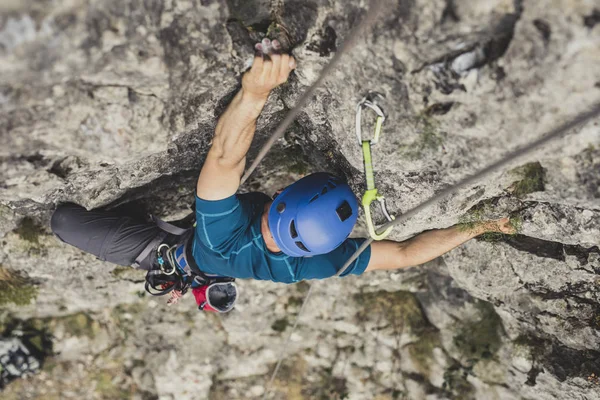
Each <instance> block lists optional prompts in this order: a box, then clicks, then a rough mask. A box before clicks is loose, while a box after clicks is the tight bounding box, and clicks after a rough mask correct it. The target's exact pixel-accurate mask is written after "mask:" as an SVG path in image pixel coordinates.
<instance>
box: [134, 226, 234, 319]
mask: <svg viewBox="0 0 600 400" xmlns="http://www.w3.org/2000/svg"><path fill="white" fill-rule="evenodd" d="M152 219H153V220H154V222H155V223H156V225H157V226H158V227H159V228H160V229H161V230H162V231H163V232H161V234H159V235H158V236H157V239H155V240H153V241H151V242H150V243H149V244H148V247H146V249H144V251H142V253H141V254H140V255H139V256H138V257H137V259H136V261H135V263H134V264H133V266H134V267H137V268H143V269H146V270H148V272H147V273H146V283H145V285H144V288H145V289H146V291H147V292H148V293H149V294H150V295H152V296H164V295H166V294H169V293H171V292H174V291H176V292H177V295H175V296H172V298H171V299H170V301H169V304H174V303H176V302H177V300H178V299H179V298H180V297H181V296H183V295H184V294H185V293H187V292H188V291H189V290H190V289H191V290H192V293H193V294H194V297H195V298H196V302H197V304H198V309H200V310H204V311H214V312H220V313H223V312H228V311H230V310H232V309H233V307H234V306H235V302H236V300H237V294H238V292H237V286H236V285H235V283H234V281H235V279H234V278H229V277H224V276H220V275H213V274H207V273H205V272H202V270H200V268H199V267H198V265H197V264H196V261H195V260H194V257H193V255H192V249H191V241H192V239H193V226H194V225H195V224H194V222H193V220H192V219H191V217H190V216H188V217H186V218H184V220H183V222H182V221H180V222H179V223H180V224H185V225H191V226H192V227H190V228H180V227H178V226H176V225H173V224H172V223H169V222H165V221H163V220H161V219H159V218H156V217H152ZM168 234H170V235H172V237H171V238H169V241H170V242H175V244H167V243H165V240H167V236H168ZM153 250H155V251H156V256H155V260H153V258H152V257H149V256H150V255H151V253H152V251H153Z"/></svg>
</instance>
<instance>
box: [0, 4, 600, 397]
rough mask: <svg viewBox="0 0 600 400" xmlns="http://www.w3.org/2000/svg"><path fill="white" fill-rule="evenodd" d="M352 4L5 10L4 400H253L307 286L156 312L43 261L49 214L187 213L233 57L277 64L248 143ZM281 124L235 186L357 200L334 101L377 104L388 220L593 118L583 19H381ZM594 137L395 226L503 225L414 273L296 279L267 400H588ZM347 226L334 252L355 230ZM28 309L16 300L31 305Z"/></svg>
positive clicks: (273, 121)
mask: <svg viewBox="0 0 600 400" xmlns="http://www.w3.org/2000/svg"><path fill="white" fill-rule="evenodd" d="M365 7H366V4H365V2H359V1H344V2H331V1H325V0H308V1H293V0H277V1H266V0H251V1H237V0H229V1H215V0H188V1H185V0H144V1H141V0H125V1H124V0H119V1H116V0H108V1H100V0H72V1H69V2H33V1H29V0H27V1H11V0H9V1H7V2H6V1H5V2H3V3H2V5H0V12H1V17H0V145H1V146H0V159H1V164H0V188H1V190H0V235H1V236H2V237H1V238H0V240H1V243H2V246H1V248H0V264H1V266H0V288H1V289H2V295H0V303H1V304H0V306H2V311H1V315H2V319H1V321H2V327H3V328H4V329H5V332H9V330H10V329H17V328H19V327H20V328H19V329H23V326H35V327H36V329H42V328H43V329H45V330H47V331H49V332H51V333H52V335H53V341H54V345H53V349H52V350H53V354H54V355H53V356H52V357H51V358H49V359H47V361H46V364H45V366H44V368H43V372H42V373H41V374H38V375H36V376H34V377H30V378H28V381H24V380H21V381H15V382H13V383H12V384H11V385H9V386H8V387H7V388H6V389H5V391H4V393H3V395H6V396H7V397H6V398H15V399H16V398H19V399H22V398H23V399H24V398H53V396H54V397H60V398H107V399H108V398H110V399H114V398H136V399H146V398H148V399H152V398H160V399H169V398H173V399H174V398H177V399H198V398H209V399H225V398H260V397H261V396H262V394H263V390H264V389H263V388H264V384H265V382H266V380H267V379H268V373H269V372H270V371H272V367H273V365H274V363H275V362H276V359H277V356H278V354H279V351H280V346H282V345H283V342H284V340H285V338H286V337H287V336H288V334H289V330H290V329H291V325H292V324H293V321H294V318H295V315H296V314H297V313H298V310H299V307H300V303H301V300H302V297H303V295H304V293H305V292H306V290H307V284H306V283H299V284H297V285H293V286H285V285H280V284H273V283H268V282H254V281H244V282H239V285H240V287H241V293H242V296H241V301H240V304H239V306H238V307H237V308H236V310H234V311H233V312H231V313H230V314H228V315H224V316H217V315H211V314H202V313H198V312H197V311H196V310H195V306H194V305H193V301H192V299H185V300H186V301H185V302H184V304H180V305H178V306H177V307H176V308H167V307H165V305H164V300H163V299H158V300H156V299H148V298H147V297H144V296H142V294H143V291H142V285H141V282H142V281H143V275H142V274H140V273H138V272H137V271H133V270H129V269H127V268H120V267H117V268H115V267H114V266H111V265H108V264H105V263H102V262H100V261H98V260H95V259H94V258H93V257H91V256H89V255H86V254H83V253H81V252H79V251H77V250H75V249H73V248H70V247H67V246H65V245H63V244H61V243H59V242H58V241H57V240H56V239H55V238H54V237H53V236H51V235H50V232H49V230H48V220H49V216H50V213H51V212H52V210H53V209H54V208H55V206H56V205H57V204H58V203H60V202H64V201H73V202H77V203H79V204H82V205H84V206H85V207H88V208H94V207H99V206H113V207H114V206H120V205H123V204H125V205H128V206H131V205H134V206H135V207H137V208H138V209H139V208H140V207H141V208H143V209H145V210H147V211H149V212H153V213H155V214H158V215H160V216H163V217H165V218H177V217H179V216H182V215H184V214H185V213H186V212H187V207H188V205H189V203H190V202H191V201H192V199H193V197H192V193H193V192H192V191H193V187H194V181H195V178H196V176H197V174H198V171H199V169H200V167H201V165H202V162H203V159H204V157H205V155H206V152H207V149H208V147H209V145H210V141H211V136H212V133H213V130H214V127H215V124H216V119H217V117H218V116H219V115H220V113H221V112H222V111H223V110H224V107H225V106H226V105H227V103H228V101H229V100H230V99H231V97H232V95H233V94H234V93H235V91H236V90H237V88H238V87H239V78H240V74H241V73H242V72H243V71H244V69H245V68H246V67H247V65H248V64H247V62H248V61H249V60H250V59H251V57H252V45H253V42H254V41H256V40H257V39H259V38H260V37H262V36H264V35H265V34H267V33H268V34H269V35H270V36H271V37H278V38H280V40H282V41H284V42H285V44H286V46H287V47H289V48H291V49H293V54H294V55H295V57H296V58H297V60H298V69H297V71H296V73H294V74H293V76H292V77H291V78H290V80H289V82H288V83H287V84H286V85H285V86H283V87H281V88H279V89H277V90H275V91H274V93H273V94H272V95H271V97H270V99H269V102H268V104H267V106H266V108H265V110H264V112H263V114H262V116H261V118H260V120H259V126H258V132H257V135H256V139H255V147H253V149H252V153H251V155H250V159H251V158H252V157H253V156H254V154H256V152H257V150H258V148H259V146H260V144H261V143H263V142H264V140H266V138H267V137H268V135H269V134H270V133H271V132H272V130H273V129H274V128H275V127H276V126H277V124H278V123H279V122H280V121H281V120H282V118H283V117H284V115H285V113H286V111H287V110H289V109H290V108H291V107H293V105H294V103H295V100H296V99H297V98H298V96H299V95H300V94H301V93H302V92H303V91H304V90H305V89H306V87H308V86H309V85H310V84H311V83H312V82H314V81H315V80H316V78H317V77H318V74H319V71H320V70H321V69H322V68H323V67H324V66H325V65H326V64H327V63H328V62H329V60H330V59H331V57H332V56H333V54H334V53H335V52H336V50H337V48H338V47H339V45H340V44H341V43H342V42H343V40H344V38H345V37H346V36H347V35H348V33H349V31H350V29H352V27H354V26H356V24H357V22H358V21H359V20H360V19H361V18H362V17H363V16H364V15H365V12H366V9H365ZM385 7H386V9H385V13H384V15H383V16H382V17H381V18H380V20H379V22H378V23H377V24H376V26H375V27H374V28H373V29H372V30H371V31H370V32H368V34H367V35H365V36H364V37H363V39H362V40H360V41H359V44H358V45H357V47H355V48H354V49H353V50H352V52H351V54H349V55H348V56H347V57H346V58H345V59H344V63H343V65H342V66H341V67H340V68H339V69H338V70H337V71H336V72H335V74H334V75H333V76H332V78H330V79H329V80H328V81H327V83H326V84H325V85H324V86H323V87H322V88H321V89H319V91H318V94H317V95H316V96H315V98H314V99H313V100H312V101H311V102H310V103H309V105H308V106H307V107H306V108H305V109H304V110H303V112H302V113H301V114H300V116H299V118H298V119H297V121H296V123H295V124H294V125H293V126H292V127H291V128H290V129H289V131H288V132H287V133H286V136H285V139H283V140H281V141H280V143H278V144H277V146H276V147H275V148H274V150H273V152H272V153H271V154H270V155H269V156H268V157H267V159H266V160H265V162H264V163H263V164H262V166H261V167H260V168H259V170H258V171H257V172H256V174H255V175H254V176H253V178H252V179H251V181H250V182H248V184H247V185H246V187H244V188H243V190H245V191H247V190H257V189H258V190H265V191H267V192H273V191H275V190H276V189H277V188H278V187H281V186H283V185H286V184H288V183H290V182H292V181H293V180H294V179H295V178H297V177H298V176H300V175H302V174H305V173H307V172H310V171H313V170H328V171H331V172H335V173H338V174H342V175H344V176H346V178H347V179H348V180H349V182H350V183H351V184H352V185H353V187H354V188H355V189H356V191H357V193H359V192H360V191H361V190H363V189H364V184H363V177H362V160H361V155H360V149H359V146H358V145H357V144H356V139H355V136H354V107H355V104H356V101H358V100H359V99H360V98H361V97H362V95H364V94H365V93H366V92H367V91H369V90H376V91H378V92H381V93H383V94H384V95H385V96H386V99H387V104H386V105H385V109H386V111H387V113H388V114H389V118H388V120H387V121H386V122H385V124H384V136H383V139H382V142H381V144H380V145H378V146H377V147H375V148H374V164H375V168H376V179H377V181H378V186H379V187H380V190H381V191H382V192H383V194H384V195H385V196H386V197H387V199H388V206H389V208H390V210H394V212H395V213H397V214H400V213H402V212H403V211H405V210H407V209H409V208H411V207H413V206H416V205H417V204H419V203H420V202H422V201H424V200H426V199H427V198H429V197H430V196H431V195H433V194H434V193H435V192H436V191H438V190H440V189H442V188H444V187H445V186H446V185H449V184H451V183H453V182H456V181H458V180H459V179H460V178H461V177H464V176H466V175H468V174H470V173H473V172H475V171H476V170H478V169H480V168H482V167H484V166H486V165H487V164H489V163H490V162H492V161H493V160H496V159H498V158H499V157H501V156H502V155H504V154H506V153H507V152H509V151H510V150H512V149H514V148H516V147H518V146H519V145H522V144H525V143H528V142H530V141H532V140H533V139H535V138H537V137H539V136H540V135H541V134H542V133H544V132H545V131H546V130H549V129H550V128H552V127H554V126H556V125H558V124H559V123H561V122H563V121H565V120H566V119H568V118H569V117H572V116H574V115H575V114H577V113H578V112H581V111H583V110H586V109H587V108H588V107H589V106H591V105H592V104H594V103H597V102H598V101H600V68H598V65H600V18H599V17H598V16H599V15H600V8H598V7H599V6H598V4H597V3H596V2H594V1H587V0H558V1H556V0H555V1H549V0H541V1H537V2H523V1H520V0H515V1H508V0H492V1H489V0H486V1H484V0H480V1H467V0H427V1H425V0H406V1H404V0H402V1H389V2H386V6H385ZM599 123H600V120H596V121H594V122H591V123H588V124H587V125H585V126H582V127H580V128H578V129H576V130H575V131H574V132H571V133H570V134H569V135H567V136H566V137H564V138H563V139H561V140H558V141H556V142H555V143H552V144H551V145H549V146H547V147H546V148H544V149H541V150H540V151H538V152H536V153H535V154H532V155H530V156H529V157H528V158H526V159H522V160H520V162H519V163H517V164H515V165H514V166H513V169H510V170H506V171H501V172H498V173H497V174H496V175H495V176H493V177H491V178H489V179H487V180H485V181H482V182H480V183H479V184H477V185H476V186H474V187H472V188H469V189H468V190H463V191H460V192H459V193H457V194H455V195H453V196H452V197H450V198H448V199H446V200H444V201H442V202H440V203H439V204H437V205H436V206H435V207H432V208H430V209H428V210H427V211H425V212H423V213H421V214H419V215H418V216H417V217H415V218H413V219H412V220H410V221H409V222H407V223H406V224H405V225H404V226H401V227H398V228H397V229H396V230H395V232H394V233H393V234H392V238H394V239H397V240H401V239H404V238H407V237H409V236H411V235H414V234H416V233H419V232H421V231H423V230H426V229H435V228H442V227H446V226H449V225H452V224H455V223H458V222H462V223H465V226H468V223H469V222H471V221H475V220H479V219H484V218H491V217H498V216H506V215H508V216H511V217H512V218H513V220H514V221H515V222H519V224H520V226H521V229H520V234H519V235H516V236H513V237H501V236H500V237H494V236H491V237H483V238H481V239H479V240H474V241H471V242H469V243H467V244H466V245H464V246H462V247H460V248H458V249H456V250H454V251H452V252H450V253H449V254H447V255H445V256H444V257H442V258H440V259H438V260H436V261H434V262H432V263H429V264H427V265H426V266H424V267H419V268H413V269H410V270H407V271H400V272H391V273H373V274H367V275H364V276H362V277H352V278H344V279H342V280H337V279H335V280H329V281H326V282H318V283H316V287H315V289H314V297H313V298H312V300H311V301H310V304H309V305H308V307H307V309H308V310H307V312H306V314H305V315H304V316H303V317H302V320H301V321H300V324H299V328H298V330H297V331H296V332H295V333H294V334H293V335H292V337H291V342H290V344H289V345H288V346H287V348H286V350H287V352H288V355H287V361H286V362H285V363H284V365H283V367H282V370H281V372H280V374H279V376H278V378H277V379H276V380H275V383H274V385H273V388H272V389H273V396H274V398H281V399H283V398H287V399H300V398H310V399H313V398H340V399H341V398H350V399H374V398H376V399H400V398H407V399H425V398H426V399H471V398H473V399H572V398H586V399H600V378H599V376H600V352H599V350H598V349H599V347H600V249H599V244H600V127H599ZM363 231H364V230H363V229H362V228H361V227H358V228H357V234H361V233H364V232H363ZM32 299H35V300H33V301H32Z"/></svg>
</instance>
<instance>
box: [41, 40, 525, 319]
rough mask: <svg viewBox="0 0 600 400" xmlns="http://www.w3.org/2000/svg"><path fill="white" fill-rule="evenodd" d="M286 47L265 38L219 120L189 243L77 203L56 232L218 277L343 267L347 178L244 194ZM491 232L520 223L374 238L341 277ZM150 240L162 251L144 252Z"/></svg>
mask: <svg viewBox="0 0 600 400" xmlns="http://www.w3.org/2000/svg"><path fill="white" fill-rule="evenodd" d="M279 49H280V44H279V43H278V42H277V41H273V42H271V41H270V40H268V39H265V40H263V41H262V42H261V43H259V44H257V45H256V50H257V55H256V57H255V58H254V62H253V65H252V67H251V69H250V70H249V71H248V72H246V73H245V74H244V75H243V77H242V87H241V89H240V91H239V92H238V93H237V94H236V95H235V97H234V98H233V100H232V101H231V103H230V104H229V106H228V108H227V109H226V110H225V112H224V113H223V114H222V115H221V117H220V118H219V120H218V123H217V126H216V130H215V135H214V138H213V141H212V146H211V148H210V150H209V152H208V155H207V157H206V161H205V162H204V165H203V166H202V170H201V172H200V176H199V178H198V182H197V187H196V199H195V200H196V203H195V217H196V224H195V228H194V230H193V234H191V235H184V236H185V243H178V241H179V242H181V238H180V237H178V236H177V235H172V234H171V235H166V236H165V235H162V236H161V237H162V239H161V241H159V242H157V241H156V237H157V236H158V235H159V234H160V232H161V229H160V228H159V227H158V226H157V225H156V224H155V223H153V222H140V221H136V220H134V219H133V218H131V217H129V216H125V215H120V214H118V213H114V212H106V211H86V210H85V209H83V208H82V207H79V206H76V205H63V206H60V207H58V209H57V210H56V212H55V213H54V215H53V216H52V222H51V224H52V230H53V231H54V233H55V234H56V235H57V236H58V237H59V238H60V239H61V240H63V241H65V242H67V243H69V244H72V245H74V246H76V247H78V248H80V249H82V250H85V251H88V252H90V253H92V254H95V255H96V256H97V257H99V258H100V259H103V260H107V261H110V262H113V263H116V264H121V265H128V264H134V263H135V265H136V266H142V267H144V266H145V267H144V268H146V269H150V270H152V269H153V268H155V266H156V263H157V260H158V261H159V262H161V268H160V269H161V270H162V271H163V272H165V271H167V272H168V273H171V272H172V271H175V266H169V267H164V266H163V264H162V262H164V260H163V259H168V260H170V263H171V264H173V263H175V264H178V265H177V267H178V268H179V270H180V271H181V270H183V269H184V268H187V270H190V269H191V270H192V271H196V272H195V273H196V274H197V273H198V272H197V271H198V270H199V271H201V272H202V273H203V274H204V275H206V276H209V277H226V278H254V279H260V280H272V281H275V282H283V283H293V282H297V281H300V280H303V279H321V278H327V277H331V276H333V275H335V274H336V272H337V271H338V269H339V268H340V267H341V266H342V265H343V264H344V262H345V261H346V260H347V259H348V258H349V257H350V256H351V255H352V254H353V253H354V251H355V250H356V249H357V248H358V247H359V246H360V244H361V243H362V242H363V241H364V239H348V236H349V234H350V233H351V231H352V229H353V227H354V225H355V223H356V220H357V217H358V203H357V200H356V197H355V195H354V193H353V192H352V190H351V189H350V187H349V186H348V184H346V183H344V182H343V181H342V180H341V179H339V178H337V177H334V176H331V175H329V174H327V173H317V174H312V175H309V176H306V177H304V178H302V179H300V180H299V181H297V182H296V183H294V184H292V185H290V186H288V187H287V188H285V189H284V190H283V191H281V192H280V193H278V194H277V196H276V197H275V199H271V198H270V197H268V196H267V195H265V194H262V193H248V194H236V193H237V191H238V188H239V184H240V179H241V176H242V173H243V171H244V168H245V163H246V154H247V152H248V150H249V148H250V145H251V143H252V139H253V137H254V132H255V129H256V121H257V118H258V117H259V115H260V113H261V111H262V109H263V107H264V105H265V103H266V101H267V98H268V96H269V94H270V92H271V91H272V90H273V89H275V88H276V87H277V86H279V85H281V84H283V83H285V82H286V81H287V79H288V77H289V75H290V73H291V72H292V70H294V69H295V67H296V62H295V59H294V57H292V56H291V55H288V54H280V53H279V51H278V50H279ZM491 231H493V232H503V233H513V232H514V229H513V227H512V226H511V225H510V223H509V220H508V218H503V219H499V220H496V221H486V222H481V223H479V224H477V225H476V226H475V227H473V228H472V229H469V230H464V229H460V228H459V227H458V226H453V227H450V228H446V229H438V230H432V231H427V232H424V233H421V234H419V235H417V236H415V237H413V238H412V239H409V240H407V241H403V242H399V243H398V242H394V241H388V240H385V241H378V242H374V243H373V244H372V245H371V246H370V247H369V248H368V249H367V250H366V251H364V252H363V253H362V254H361V255H360V256H359V257H358V258H357V259H356V260H355V261H354V262H353V264H352V265H351V266H350V267H349V268H348V269H347V270H346V271H345V272H344V274H342V276H346V275H350V274H354V275H361V274H362V273H364V272H365V271H375V270H391V269H399V268H405V267H409V266H415V265H419V264H423V263H425V262H427V261H430V260H433V259H434V258H436V257H438V256H441V255H442V254H444V253H446V252H448V251H450V250H452V249H453V248H455V247H457V246H459V245H460V244H462V243H464V242H466V241H468V240H470V239H472V238H474V237H476V236H478V235H480V234H482V233H485V232H491ZM165 243H166V246H164V247H163V248H164V249H168V248H173V249H174V250H173V254H172V255H171V256H169V254H170V253H169V252H168V250H165V252H166V253H165V254H166V255H163V254H162V253H160V251H159V252H158V254H156V251H155V249H156V248H157V247H158V246H159V244H165ZM149 247H153V251H151V252H149V253H147V252H145V249H148V248H149ZM146 254H147V256H146ZM141 255H144V256H145V257H140V256H141ZM140 258H144V260H140ZM136 261H137V262H136ZM165 268H166V269H165ZM215 279H216V278H215ZM184 291H185V290H179V289H176V290H174V291H173V292H171V298H172V299H174V301H176V299H177V298H178V297H180V296H181V294H182V292H184ZM194 295H195V296H196V300H197V301H198V302H199V303H201V302H207V301H208V303H210V301H209V299H206V297H208V295H206V294H204V297H203V296H201V295H197V293H196V292H194ZM230 305H231V304H230V303H229V302H228V303H227V307H226V308H230ZM213 308H215V307H213ZM216 308H218V307H216ZM219 311H220V310H219Z"/></svg>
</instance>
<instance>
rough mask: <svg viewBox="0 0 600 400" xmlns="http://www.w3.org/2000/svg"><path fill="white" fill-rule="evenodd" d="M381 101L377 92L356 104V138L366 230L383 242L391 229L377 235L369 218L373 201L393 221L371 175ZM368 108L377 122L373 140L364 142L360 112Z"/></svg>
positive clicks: (382, 118) (378, 134) (381, 117)
mask: <svg viewBox="0 0 600 400" xmlns="http://www.w3.org/2000/svg"><path fill="white" fill-rule="evenodd" d="M378 98H381V99H383V95H381V94H379V93H377V92H370V93H369V94H367V96H365V97H363V98H362V99H361V100H360V101H359V102H358V104H357V105H356V136H357V138H358V142H359V144H360V145H361V147H362V152H363V162H364V167H365V180H366V182H367V190H366V191H365V193H364V195H363V198H362V202H361V204H362V206H363V208H364V210H365V217H366V220H367V229H368V230H369V235H371V237H372V238H373V239H374V240H383V239H385V238H386V237H387V235H389V234H390V232H391V231H392V229H393V227H389V228H388V229H386V230H385V231H384V232H383V233H381V234H378V233H377V232H376V231H375V226H374V224H373V219H372V216H371V203H372V202H373V201H375V200H377V201H378V202H379V206H380V207H381V212H382V213H383V215H385V217H386V218H387V220H388V221H393V220H394V217H393V216H391V215H390V214H389V212H388V210H387V207H386V205H385V198H384V197H383V196H381V195H379V193H378V192H377V188H376V187H375V176H374V174H373V161H372V158H371V146H372V145H375V144H377V142H379V137H380V135H381V128H382V125H383V121H385V113H384V112H383V110H382V109H381V107H379V105H378V104H377V99H378ZM365 107H367V108H370V109H371V110H373V111H374V112H375V114H377V121H376V123H375V133H374V135H373V138H372V139H370V140H364V139H363V138H362V127H361V122H362V110H363V108H365Z"/></svg>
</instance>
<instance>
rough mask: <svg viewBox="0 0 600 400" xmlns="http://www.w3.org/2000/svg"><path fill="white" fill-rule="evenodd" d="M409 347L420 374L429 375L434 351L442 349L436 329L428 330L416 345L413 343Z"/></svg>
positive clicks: (420, 336) (422, 334) (421, 335)
mask: <svg viewBox="0 0 600 400" xmlns="http://www.w3.org/2000/svg"><path fill="white" fill-rule="evenodd" d="M407 347H408V352H409V354H410V357H411V359H412V360H413V362H414V363H415V366H416V367H417V369H418V370H419V372H420V373H421V374H423V375H428V374H429V369H430V366H431V362H432V360H433V350H434V349H435V348H436V347H441V341H440V334H439V332H438V331H437V330H435V329H428V330H426V331H424V332H422V333H421V334H420V335H419V337H418V340H417V341H416V342H415V343H411V344H410V345H408V346H407Z"/></svg>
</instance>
